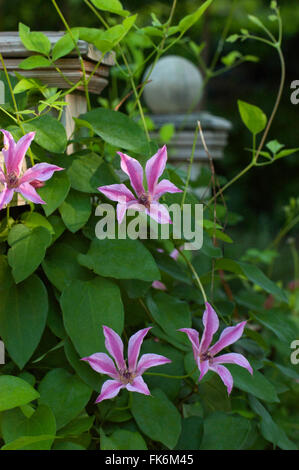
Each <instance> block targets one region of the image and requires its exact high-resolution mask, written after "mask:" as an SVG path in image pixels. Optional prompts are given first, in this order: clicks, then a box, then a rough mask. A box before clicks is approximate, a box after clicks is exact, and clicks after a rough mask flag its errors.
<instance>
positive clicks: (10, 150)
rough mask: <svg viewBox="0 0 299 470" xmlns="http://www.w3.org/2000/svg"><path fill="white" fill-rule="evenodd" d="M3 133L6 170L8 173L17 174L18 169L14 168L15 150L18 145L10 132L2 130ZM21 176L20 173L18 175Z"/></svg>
mask: <svg viewBox="0 0 299 470" xmlns="http://www.w3.org/2000/svg"><path fill="white" fill-rule="evenodd" d="M1 132H2V133H3V143H4V147H3V149H2V153H3V156H4V162H5V168H6V171H7V173H12V172H15V171H16V170H17V169H16V168H15V166H14V156H15V148H16V143H15V141H14V138H13V136H12V135H11V133H10V132H9V131H6V130H5V129H1ZM18 176H19V173H18Z"/></svg>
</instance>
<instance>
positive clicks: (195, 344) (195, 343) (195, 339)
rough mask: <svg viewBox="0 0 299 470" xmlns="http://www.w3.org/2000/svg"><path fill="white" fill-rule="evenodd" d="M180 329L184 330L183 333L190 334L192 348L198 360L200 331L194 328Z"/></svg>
mask: <svg viewBox="0 0 299 470" xmlns="http://www.w3.org/2000/svg"><path fill="white" fill-rule="evenodd" d="M178 331H182V332H183V333H186V335H187V336H188V338H189V340H190V342H191V344H192V348H193V354H194V359H195V360H196V361H197V358H198V355H199V333H198V331H196V330H194V328H180V329H179V330H178Z"/></svg>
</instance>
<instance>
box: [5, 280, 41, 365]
mask: <svg viewBox="0 0 299 470" xmlns="http://www.w3.org/2000/svg"><path fill="white" fill-rule="evenodd" d="M47 313H48V296H47V291H46V288H45V286H44V284H43V283H42V281H41V280H40V279H39V278H38V277H37V276H35V275H33V276H31V277H29V278H28V279H26V281H24V282H22V283H21V284H19V285H11V286H10V287H9V288H7V289H4V290H2V292H1V303H0V336H1V337H2V339H3V340H4V342H5V346H6V348H7V350H8V352H9V355H10V356H11V358H12V360H13V361H14V362H15V363H16V364H17V365H18V366H19V368H20V369H22V368H23V367H24V365H25V364H26V362H27V361H28V360H29V359H30V357H31V356H32V354H33V352H34V351H35V349H36V347H37V346H38V344H39V341H40V339H41V336H42V334H43V331H44V328H45V325H46V318H47Z"/></svg>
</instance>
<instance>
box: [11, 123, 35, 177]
mask: <svg viewBox="0 0 299 470" xmlns="http://www.w3.org/2000/svg"><path fill="white" fill-rule="evenodd" d="M34 136H35V132H29V133H28V134H25V135H24V136H23V137H21V138H20V139H19V140H18V142H17V143H16V146H15V152H14V158H13V165H14V168H15V170H14V171H16V173H17V174H18V175H19V174H20V171H21V169H22V163H23V160H24V157H25V155H26V152H27V150H28V148H29V146H30V144H31V142H32V140H33V139H34Z"/></svg>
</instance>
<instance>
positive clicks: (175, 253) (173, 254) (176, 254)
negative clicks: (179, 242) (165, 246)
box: [169, 248, 180, 261]
mask: <svg viewBox="0 0 299 470" xmlns="http://www.w3.org/2000/svg"><path fill="white" fill-rule="evenodd" d="M169 256H170V258H172V259H174V260H175V261H176V260H177V259H178V257H179V256H180V252H179V250H178V249H177V248H175V249H174V250H172V252H171V253H170V255H169Z"/></svg>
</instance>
